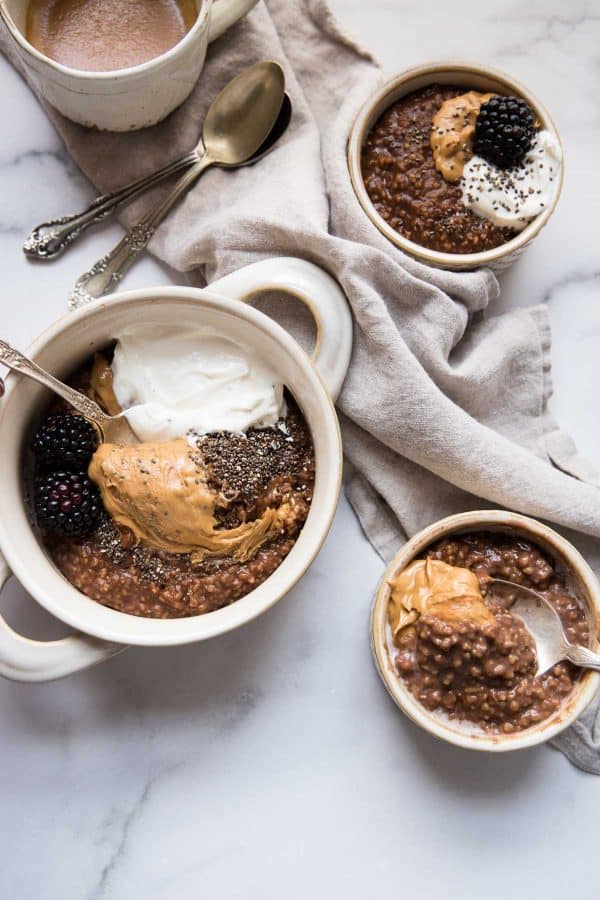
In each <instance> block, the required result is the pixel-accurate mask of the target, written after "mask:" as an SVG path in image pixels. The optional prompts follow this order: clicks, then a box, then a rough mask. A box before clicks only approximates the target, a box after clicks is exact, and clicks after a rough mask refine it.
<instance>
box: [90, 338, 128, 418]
mask: <svg viewBox="0 0 600 900" xmlns="http://www.w3.org/2000/svg"><path fill="white" fill-rule="evenodd" d="M89 394H90V396H91V398H92V400H95V401H96V403H99V404H100V406H101V407H102V409H104V410H105V411H106V412H107V413H108V415H109V416H118V415H119V413H120V412H121V406H120V405H119V401H118V400H117V398H116V395H115V392H114V388H113V373H112V369H111V367H110V365H109V364H108V361H107V359H106V357H105V356H103V355H102V353H94V363H93V365H92V371H91V373H90V390H89Z"/></svg>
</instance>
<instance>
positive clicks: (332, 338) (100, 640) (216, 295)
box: [0, 257, 352, 681]
mask: <svg viewBox="0 0 600 900" xmlns="http://www.w3.org/2000/svg"><path fill="white" fill-rule="evenodd" d="M265 290H267V291H284V292H286V293H289V294H292V295H294V296H296V297H298V298H299V299H300V300H302V301H303V302H304V303H306V304H307V306H308V307H309V309H310V310H311V312H312V314H313V316H314V318H315V321H316V323H317V341H316V346H315V350H314V353H313V358H312V361H311V359H310V358H309V357H308V356H307V355H306V353H305V352H304V351H303V350H302V349H301V347H300V346H299V345H298V343H297V342H296V341H295V340H294V339H293V338H292V337H291V335H289V334H288V333H287V332H286V331H285V330H284V329H283V328H282V327H281V326H280V325H278V324H277V323H276V322H274V321H273V320H272V319H270V318H269V317H268V316H266V315H265V314H264V313H262V312H260V311H259V310H257V309H254V308H253V307H251V306H248V305H245V303H244V301H246V300H248V299H249V298H250V297H251V296H252V295H255V294H256V293H257V292H259V291H265ZM240 301H241V302H240ZM140 319H143V321H144V322H145V323H146V324H153V323H155V324H156V325H157V326H159V325H161V324H164V323H169V324H172V323H173V322H174V321H176V322H178V323H179V324H180V325H181V327H182V328H186V327H190V328H191V327H194V326H198V325H200V324H202V325H212V326H214V327H216V328H218V329H219V330H221V331H222V332H223V333H224V334H227V335H230V336H231V337H234V338H238V339H243V341H244V342H245V343H246V344H251V345H252V346H253V347H255V348H256V350H257V351H258V352H259V353H260V354H262V355H263V356H265V357H266V358H268V360H269V364H270V365H271V366H272V367H273V368H274V369H275V370H276V372H277V373H278V374H279V376H280V378H281V380H282V381H283V383H284V384H285V385H287V387H288V388H289V389H290V391H291V392H292V393H293V395H294V397H295V398H296V400H297V402H298V403H299V405H300V407H301V409H302V412H303V414H304V416H305V419H306V422H307V424H308V426H309V428H310V432H311V435H312V439H313V445H314V451H315V462H316V480H315V489H314V494H313V500H312V504H311V508H310V512H309V514H308V518H307V520H306V523H305V524H304V527H303V529H302V531H301V532H300V534H299V536H298V539H297V541H296V543H295V544H294V546H293V548H292V550H291V551H290V553H289V555H288V556H287V557H286V558H285V559H284V560H283V562H282V563H281V565H280V566H279V568H278V569H276V570H275V572H274V573H273V574H272V575H271V576H270V577H269V578H267V580H266V581H264V582H263V583H262V584H261V585H259V586H258V587H257V588H256V589H255V590H253V591H252V592H251V593H249V594H247V595H246V596H245V597H242V598H241V599H240V600H238V601H236V602H235V603H232V604H231V605H230V606H227V607H225V608H224V609H219V610H216V611H215V612H210V613H207V614H206V615H200V616H194V617H190V618H186V619H146V618H141V617H138V616H131V615H128V614H126V613H122V612H118V611H116V610H113V609H109V608H108V607H106V606H102V605H101V604H99V603H96V602H95V601H94V600H91V599H90V598H89V597H86V596H85V595H84V594H82V593H81V592H80V591H78V590H77V589H76V588H75V587H73V586H72V585H71V584H70V583H69V582H68V581H67V580H66V579H65V578H64V577H63V576H62V575H61V574H60V572H59V571H58V570H57V569H56V568H55V566H54V565H53V563H52V562H51V560H50V559H49V557H48V556H47V555H46V553H45V551H44V548H43V546H42V544H41V543H40V542H39V540H38V537H37V536H36V533H35V531H34V529H33V527H32V525H31V522H30V517H29V511H28V508H27V503H26V498H25V487H24V481H23V454H24V451H25V448H26V445H27V441H28V439H29V438H28V435H29V430H30V428H31V425H32V422H33V421H34V419H35V417H36V415H38V414H39V413H40V412H41V411H42V409H43V408H44V405H45V404H47V403H48V400H49V395H48V392H47V391H46V390H45V389H43V388H41V387H39V386H38V385H37V384H35V383H34V382H32V381H30V380H28V379H26V378H24V377H22V376H18V375H17V376H15V375H14V374H11V375H10V376H9V377H8V378H7V381H6V387H7V391H6V395H5V397H4V399H3V400H2V403H1V404H0V446H1V447H2V453H1V454H0V485H1V490H2V516H0V550H1V554H2V555H1V556H0V586H3V585H4V584H5V583H6V581H7V580H8V578H9V577H10V574H11V572H13V573H14V574H15V576H16V577H17V578H18V580H19V581H20V582H21V584H22V585H23V586H24V587H25V589H26V590H27V591H28V592H29V594H31V596H32V597H33V598H34V599H35V600H37V602H38V603H40V604H41V605H42V606H43V607H44V608H45V609H47V610H48V612H50V613H51V614H52V615H54V616H56V617H57V618H59V619H61V620H62V621H63V622H65V623H66V624H68V625H70V626H72V627H73V628H75V629H77V630H78V631H79V632H80V634H74V635H70V636H69V637H66V638H64V639H62V640H59V641H51V642H41V641H32V640H29V639H27V638H24V637H22V636H20V635H18V634H16V632H14V631H13V630H12V629H11V628H10V627H9V626H8V625H7V624H6V622H5V621H4V619H2V618H1V617H0V674H1V675H4V676H5V677H6V678H11V679H13V680H17V681H47V680H51V679H53V678H59V677H61V676H63V675H68V674H69V673H70V672H74V671H76V670H78V669H83V668H86V667H87V666H91V665H94V664H95V663H97V662H100V661H101V660H103V659H106V658H108V657H110V656H112V655H114V654H115V653H117V652H119V651H120V650H122V649H124V646H125V645H127V644H142V645H147V646H167V645H173V644H184V643H190V642H193V641H201V640H205V639H207V638H211V637H214V636H215V635H218V634H222V633H224V632H226V631H230V630H231V629H233V628H237V627H239V626H240V625H243V624H244V623H245V622H248V621H250V620H251V619H253V618H255V617H256V616H258V615H260V614H261V613H262V612H264V611H265V610H266V609H268V608H269V607H270V606H272V605H273V604H274V603H276V602H277V600H279V599H280V598H281V597H283V596H284V595H285V594H286V593H287V592H288V591H289V590H290V588H291V587H292V586H293V585H294V584H295V583H296V582H297V581H298V579H299V578H300V577H301V576H302V575H303V574H304V572H305V571H306V569H307V568H308V567H309V565H310V564H311V562H312V561H313V559H314V558H315V556H316V554H317V553H318V551H319V548H320V547H321V544H322V543H323V541H324V539H325V536H326V535H327V532H328V531H329V527H330V525H331V522H332V520H333V516H334V513H335V509H336V506H337V500H338V496H339V491H340V485H341V475H342V445H341V438H340V432H339V426H338V421H337V416H336V413H335V409H334V406H333V402H332V400H333V399H335V397H336V396H337V394H338V392H339V390H340V388H341V385H342V382H343V380H344V377H345V374H346V371H347V368H348V364H349V361H350V352H351V348H352V319H351V316H350V311H349V309H348V305H347V303H346V299H345V297H344V295H343V293H342V291H341V289H340V287H339V286H338V284H337V282H335V281H334V280H333V279H332V278H331V276H330V275H328V274H326V273H325V272H324V271H323V270H322V269H319V268H318V267H317V266H315V265H313V264H312V263H308V262H305V261H303V260H299V259H294V258H285V257H284V258H279V259H269V260H264V261H261V262H258V263H255V264H254V265H251V266H247V267H246V268H243V269H240V270H238V271H237V272H234V273H232V274H231V275H228V276H226V277H225V278H222V279H221V280H220V281H217V282H215V283H213V284H212V285H211V286H210V288H208V289H205V290H197V289H193V288H185V287H168V288H153V289H148V290H138V291H130V292H127V293H120V294H114V295H113V296H111V297H110V298H109V299H107V300H106V301H102V302H101V301H97V302H96V303H94V304H91V305H90V306H87V307H84V308H83V309H81V310H78V311H77V312H74V313H70V314H68V315H66V316H64V317H63V318H61V319H59V320H58V321H57V322H56V323H55V324H54V325H52V326H51V327H50V328H49V329H48V330H47V331H45V332H44V333H43V334H42V335H41V337H39V338H38V339H37V340H36V341H35V342H34V343H33V344H32V345H31V347H30V348H29V350H28V355H29V356H30V357H31V358H33V359H34V360H35V361H36V362H38V363H39V364H40V365H41V366H43V367H44V368H45V369H47V370H48V371H50V372H52V373H53V374H54V375H57V376H58V377H59V378H66V377H68V376H69V375H70V374H71V373H72V372H73V371H74V370H76V369H77V367H78V366H80V365H81V364H82V363H83V362H84V361H85V360H86V359H88V358H89V356H90V354H92V353H93V352H94V350H96V349H101V348H102V347H105V346H106V345H107V344H108V343H109V342H110V341H112V340H113V339H114V338H115V337H117V336H118V335H119V333H120V332H122V331H123V330H124V329H125V328H127V327H128V326H130V325H131V324H132V323H135V322H137V321H139V320H140Z"/></svg>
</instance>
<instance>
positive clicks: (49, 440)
mask: <svg viewBox="0 0 600 900" xmlns="http://www.w3.org/2000/svg"><path fill="white" fill-rule="evenodd" d="M72 383H73V384H76V385H77V387H78V388H79V389H80V390H81V389H87V388H88V387H89V383H90V369H89V368H88V369H84V370H82V371H80V372H78V373H76V375H75V376H74V377H73V379H72ZM95 396H96V397H97V399H101V398H99V397H98V395H97V394H96V395H95ZM285 400H286V409H285V415H284V416H283V418H282V419H281V421H279V422H278V423H277V425H275V426H273V427H267V428H251V429H249V430H248V431H247V432H245V433H240V434H234V433H230V432H218V433H213V434H207V435H204V436H202V437H198V438H197V439H196V445H195V447H194V446H189V444H188V443H187V442H186V441H183V440H182V441H177V442H172V441H171V442H169V443H165V444H160V443H158V444H154V445H152V444H150V445H148V444H140V445H134V446H133V447H124V448H120V447H119V446H117V445H112V450H111V453H112V456H109V455H108V451H107V453H104V451H105V450H106V446H107V445H103V446H102V447H101V448H98V450H97V451H96V452H95V453H94V455H93V457H92V462H91V463H90V466H89V469H88V470H87V474H88V475H89V478H88V477H87V476H86V471H85V469H84V470H83V471H82V472H80V474H79V476H78V478H77V479H75V480H74V479H73V478H71V474H70V472H68V473H67V472H66V471H65V473H64V474H63V472H62V471H58V470H57V468H56V465H57V464H56V462H55V456H56V453H57V448H58V449H59V450H60V452H61V453H62V454H63V456H64V454H65V447H67V449H69V441H79V442H80V443H81V442H82V441H83V440H84V439H85V440H87V441H89V435H88V434H86V433H85V429H84V428H83V425H81V423H82V421H83V420H81V419H79V418H78V417H75V416H72V415H71V411H70V410H68V409H67V408H66V407H65V406H64V404H54V406H53V407H52V408H51V409H50V410H49V414H48V416H47V417H46V419H45V420H44V421H43V422H42V424H41V428H40V429H39V430H38V432H37V435H36V438H35V440H36V446H37V447H39V448H41V449H40V453H41V454H42V456H41V457H38V458H37V459H36V464H35V466H36V470H35V481H36V484H37V485H39V484H41V485H42V487H43V491H41V490H40V489H39V488H36V498H39V497H42V499H43V502H44V504H45V507H44V515H45V516H46V519H45V521H46V520H47V521H49V522H50V524H51V525H52V524H54V525H55V526H56V527H50V528H42V540H43V542H44V544H45V546H46V547H47V550H48V552H49V554H50V556H51V558H52V559H53V561H54V563H55V564H56V566H57V567H58V568H59V569H60V571H61V572H62V573H63V575H64V576H65V577H66V578H67V579H68V580H69V581H70V582H71V584H73V585H74V586H75V587H76V588H77V589H78V590H80V591H81V592H82V593H84V594H86V595H87V596H88V597H90V598H91V599H93V600H95V601H97V602H98V603H102V604H104V605H105V606H109V607H111V608H112V609H116V610H119V611H121V612H125V613H129V614H130V615H135V616H146V617H150V618H182V617H186V616H196V615H200V614H203V613H208V612H211V611H213V610H216V609H220V608H221V607H224V606H227V605H228V604H230V603H233V602H234V601H236V600H239V599H240V598H241V597H243V596H244V595H245V594H247V593H249V592H250V591H252V590H253V589H254V588H256V587H258V585H260V584H261V583H262V582H264V581H265V580H266V579H267V578H268V577H269V576H270V575H271V574H272V573H273V572H274V571H275V569H277V567H278V566H279V565H280V564H281V563H282V561H283V560H284V559H285V557H286V556H287V555H288V553H289V552H290V550H291V549H292V547H293V546H294V543H295V541H296V539H297V537H298V535H299V533H300V531H301V529H302V527H303V525H304V522H305V521H306V518H307V516H308V513H309V510H310V504H311V501H312V493H313V487H314V478H315V464H314V452H313V445H312V440H311V437H310V433H309V430H308V426H307V424H306V421H305V420H304V417H303V415H302V413H301V411H300V409H299V407H298V405H297V404H296V402H295V401H294V399H293V397H292V396H291V395H290V394H289V393H288V392H286V394H285ZM74 420H76V423H79V424H77V427H73V424H72V423H73V422H74ZM83 424H85V423H83ZM137 447H139V450H137V451H136V448H137ZM163 447H164V448H168V451H169V453H171V454H173V453H179V454H180V457H181V458H180V457H178V456H177V455H175V456H173V459H171V457H168V459H167V462H168V465H166V464H165V466H163V468H162V469H161V467H160V464H161V459H160V458H156V457H160V451H161V450H162V448H163ZM143 449H145V453H144V454H143V453H142V450H143ZM101 453H104V457H102V460H101V461H102V462H103V465H104V467H105V468H104V469H102V472H103V474H104V475H106V473H107V472H109V473H110V472H112V469H110V468H109V464H112V461H113V457H114V458H115V459H116V460H117V461H122V460H121V457H122V459H123V460H125V461H127V465H128V468H123V470H122V472H123V473H124V474H122V475H120V476H118V477H117V479H116V482H115V484H116V486H117V487H119V485H120V484H121V481H119V478H121V479H122V483H123V484H125V485H129V486H130V485H131V482H132V480H133V479H139V480H140V485H139V491H138V494H134V495H133V496H134V498H135V497H143V499H144V500H147V499H148V497H149V498H150V501H151V502H150V501H148V502H149V503H150V512H149V514H148V523H149V524H150V525H153V524H154V519H155V518H156V517H157V516H159V515H163V514H164V516H165V517H166V516H167V514H168V510H164V511H161V507H160V504H159V503H157V502H155V496H154V495H155V494H156V496H157V497H159V496H160V495H159V491H158V487H160V485H158V487H157V481H158V480H160V478H161V477H162V475H163V473H164V472H166V475H165V483H170V482H171V481H172V479H173V478H174V477H175V476H177V477H178V478H180V479H181V485H182V486H183V488H184V489H185V490H189V488H190V485H192V486H193V489H194V490H197V491H198V502H199V504H200V506H201V505H202V503H207V502H208V501H209V500H210V503H211V504H214V510H213V506H212V505H211V510H213V512H211V513H210V516H209V519H208V521H209V523H210V526H211V527H210V533H208V532H207V535H208V537H209V538H210V541H209V542H208V543H206V544H205V545H203V549H202V552H191V551H190V552H182V553H179V552H170V551H169V550H167V549H164V548H161V547H158V546H156V545H155V544H152V543H148V542H147V541H146V540H144V539H143V538H140V535H139V533H134V530H132V529H133V528H134V523H132V527H131V528H128V527H125V526H124V524H123V521H128V520H127V518H126V514H128V513H127V508H126V507H125V505H124V501H123V498H122V497H121V496H120V495H118V496H117V499H118V500H119V501H120V502H121V506H120V507H119V508H120V509H122V510H125V512H124V513H123V515H124V518H123V521H119V522H117V521H115V519H114V518H113V517H112V516H111V515H110V514H109V512H108V510H107V508H106V504H105V503H104V504H103V502H102V500H103V499H105V494H102V499H101V496H100V493H99V491H98V489H97V487H96V484H95V483H94V475H93V472H94V471H96V470H97V471H100V464H99V463H98V458H99V457H100V454H101ZM44 454H45V456H44ZM53 454H54V455H53ZM138 457H139V458H138ZM47 460H52V462H51V463H50V462H47ZM63 468H65V467H63ZM117 472H118V469H117ZM67 475H68V477H67ZM106 477H107V478H108V475H106ZM90 479H91V480H90ZM63 482H64V483H63ZM72 484H75V488H74V490H77V491H78V494H75V495H73V494H72V492H71V493H69V491H70V489H71V485H72ZM113 486H114V485H113ZM176 493H180V491H178V492H176ZM115 496H116V495H115ZM194 500H195V495H194ZM173 502H179V499H178V498H177V497H175V500H174V501H173ZM78 504H79V505H80V506H78ZM48 506H49V507H50V508H49V509H47V508H46V507H48ZM79 508H81V510H82V512H81V515H80V516H79V519H78V518H77V515H79V514H78V513H77V514H76V516H75V518H73V511H74V510H76V509H79ZM184 513H185V508H184ZM201 515H204V516H205V517H206V514H205V513H204V512H202V510H201ZM84 516H87V527H85V528H83V527H80V519H81V518H82V517H84ZM37 517H38V522H41V515H40V510H39V509H37ZM61 517H62V518H61ZM153 517H154V518H153ZM263 520H264V522H265V525H264V527H263V524H262V523H263ZM68 527H70V528H71V531H70V532H69V531H68V530H67V528H68ZM255 531H256V535H255ZM149 533H151V534H153V533H154V532H152V531H150V532H149ZM179 533H180V532H176V534H179ZM230 535H231V536H233V538H234V539H235V540H233V539H232V541H231V543H227V539H228V538H229V536H230ZM221 538H223V540H224V543H223V547H221V546H220V545H219V540H220V539H221ZM188 539H189V538H185V537H183V536H182V537H181V541H182V545H183V544H185V542H186V540H188ZM215 547H216V549H215ZM207 548H208V549H207ZM229 548H231V550H229Z"/></svg>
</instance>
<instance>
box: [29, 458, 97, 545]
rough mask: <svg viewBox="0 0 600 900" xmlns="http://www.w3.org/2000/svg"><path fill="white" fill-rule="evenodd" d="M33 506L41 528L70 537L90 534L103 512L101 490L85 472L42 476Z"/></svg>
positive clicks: (36, 483) (61, 472)
mask: <svg viewBox="0 0 600 900" xmlns="http://www.w3.org/2000/svg"><path fill="white" fill-rule="evenodd" d="M34 503H35V511H36V514H37V520H38V524H39V525H40V527H41V528H47V529H49V530H50V531H55V532H57V533H58V534H66V535H71V536H81V535H84V534H87V533H88V532H89V531H91V530H92V528H93V527H94V525H95V524H96V522H97V521H98V517H99V516H100V513H101V511H102V500H101V499H100V493H99V491H98V488H97V487H96V486H95V484H93V483H92V482H91V481H90V479H89V478H88V477H87V475H86V474H85V472H70V471H66V470H62V471H58V472H49V473H47V474H44V475H40V476H39V477H38V478H37V479H36V482H35V493H34Z"/></svg>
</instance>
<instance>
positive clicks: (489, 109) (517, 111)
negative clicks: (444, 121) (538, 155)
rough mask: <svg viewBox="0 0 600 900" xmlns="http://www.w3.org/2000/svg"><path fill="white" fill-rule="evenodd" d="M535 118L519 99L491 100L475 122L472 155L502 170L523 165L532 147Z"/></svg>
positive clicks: (485, 104)
mask: <svg viewBox="0 0 600 900" xmlns="http://www.w3.org/2000/svg"><path fill="white" fill-rule="evenodd" d="M534 135H535V116H534V113H533V110H532V109H531V107H530V106H529V104H528V103H526V102H525V101H524V100H521V98H520V97H503V96H498V97H492V99H491V100H488V101H487V103H482V105H481V109H480V110H479V114H478V116H477V122H476V123H475V135H474V137H473V152H474V153H475V154H476V155H477V156H481V157H483V159H485V160H487V162H489V163H493V165H495V166H498V167H499V168H500V169H510V168H512V167H513V166H518V165H520V164H521V163H522V162H523V160H524V158H525V154H526V153H527V151H528V150H529V149H530V148H531V145H532V144H533V138H534Z"/></svg>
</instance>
